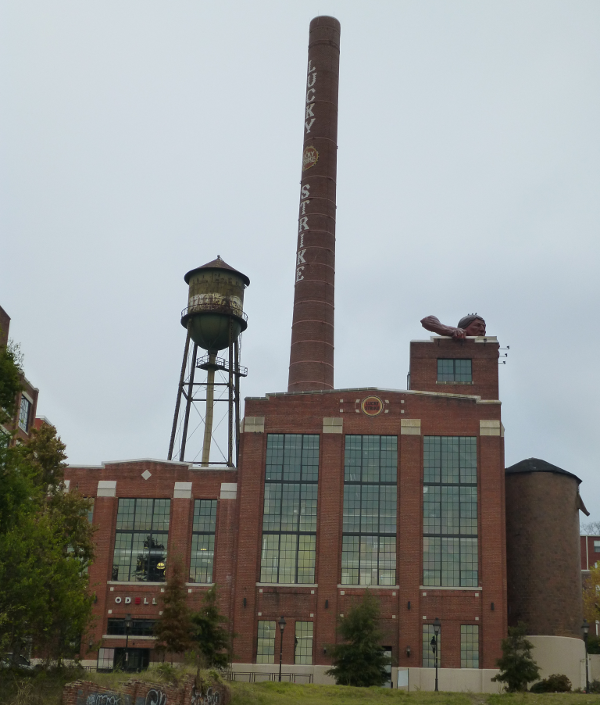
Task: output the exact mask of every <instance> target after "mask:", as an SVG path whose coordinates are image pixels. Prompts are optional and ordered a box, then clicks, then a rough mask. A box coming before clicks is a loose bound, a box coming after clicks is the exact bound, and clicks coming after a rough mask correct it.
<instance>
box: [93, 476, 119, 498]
mask: <svg viewBox="0 0 600 705" xmlns="http://www.w3.org/2000/svg"><path fill="white" fill-rule="evenodd" d="M116 496H117V481H116V480H98V489H97V491H96V497H116Z"/></svg>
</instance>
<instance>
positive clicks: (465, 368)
mask: <svg viewBox="0 0 600 705" xmlns="http://www.w3.org/2000/svg"><path fill="white" fill-rule="evenodd" d="M437 381H438V382H462V383H465V382H472V381H473V372H472V361H471V360H442V359H439V360H438V361H437Z"/></svg>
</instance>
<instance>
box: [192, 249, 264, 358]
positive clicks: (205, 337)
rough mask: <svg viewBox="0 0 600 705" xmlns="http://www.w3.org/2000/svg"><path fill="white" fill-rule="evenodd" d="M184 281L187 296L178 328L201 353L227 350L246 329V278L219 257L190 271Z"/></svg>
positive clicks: (247, 280) (247, 281)
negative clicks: (185, 330)
mask: <svg viewBox="0 0 600 705" xmlns="http://www.w3.org/2000/svg"><path fill="white" fill-rule="evenodd" d="M184 279H185V282H186V284H188V285H189V294H188V307H187V308H186V309H184V310H183V311H182V314H181V325H182V326H183V327H184V328H187V329H188V330H189V333H190V337H191V338H192V340H193V341H194V342H195V343H197V344H198V346H199V347H201V348H203V349H204V350H208V351H209V352H211V353H216V352H217V351H219V350H223V349H224V348H227V347H228V346H229V342H230V340H231V341H233V340H235V339H236V338H237V337H238V336H239V334H240V333H241V332H242V331H244V330H246V328H247V327H248V322H247V316H246V314H245V313H244V289H245V288H246V287H247V286H248V284H250V279H248V277H247V276H246V275H245V274H242V273H241V272H238V271H237V270H236V269H234V268H233V267H230V266H229V265H228V264H227V263H226V262H224V261H223V260H222V259H221V258H220V257H217V259H215V260H213V261H212V262H208V264H203V265H202V266H201V267H197V268H196V269H192V270H191V271H189V272H188V273H187V274H186V275H185V277H184ZM230 325H231V338H230Z"/></svg>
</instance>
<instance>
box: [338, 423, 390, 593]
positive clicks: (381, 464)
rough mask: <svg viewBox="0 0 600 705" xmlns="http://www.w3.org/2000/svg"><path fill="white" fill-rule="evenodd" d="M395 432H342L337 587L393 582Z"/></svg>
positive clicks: (388, 583)
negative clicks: (341, 503)
mask: <svg viewBox="0 0 600 705" xmlns="http://www.w3.org/2000/svg"><path fill="white" fill-rule="evenodd" d="M397 475H398V438H397V436H346V449H345V461H344V519H343V535H342V580H341V582H342V585H395V584H396V497H397Z"/></svg>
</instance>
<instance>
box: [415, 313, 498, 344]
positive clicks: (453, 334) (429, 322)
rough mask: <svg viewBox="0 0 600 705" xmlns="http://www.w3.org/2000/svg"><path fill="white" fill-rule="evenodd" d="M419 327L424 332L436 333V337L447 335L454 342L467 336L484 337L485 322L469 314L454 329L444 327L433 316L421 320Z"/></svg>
mask: <svg viewBox="0 0 600 705" xmlns="http://www.w3.org/2000/svg"><path fill="white" fill-rule="evenodd" d="M421 325H422V326H423V328H425V330H429V331H431V332H432V333H437V334H438V335H447V336H448V337H450V338H454V339H455V340H461V339H464V338H466V337H467V336H468V335H474V336H480V335H485V321H484V320H483V318H482V317H481V316H479V315H477V314H476V313H470V314H469V315H468V316H464V317H463V318H461V319H460V321H459V322H458V326H457V327H456V328H453V327H452V326H445V325H444V324H443V323H440V320H439V318H436V317H435V316H426V317H425V318H423V319H422V320H421Z"/></svg>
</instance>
